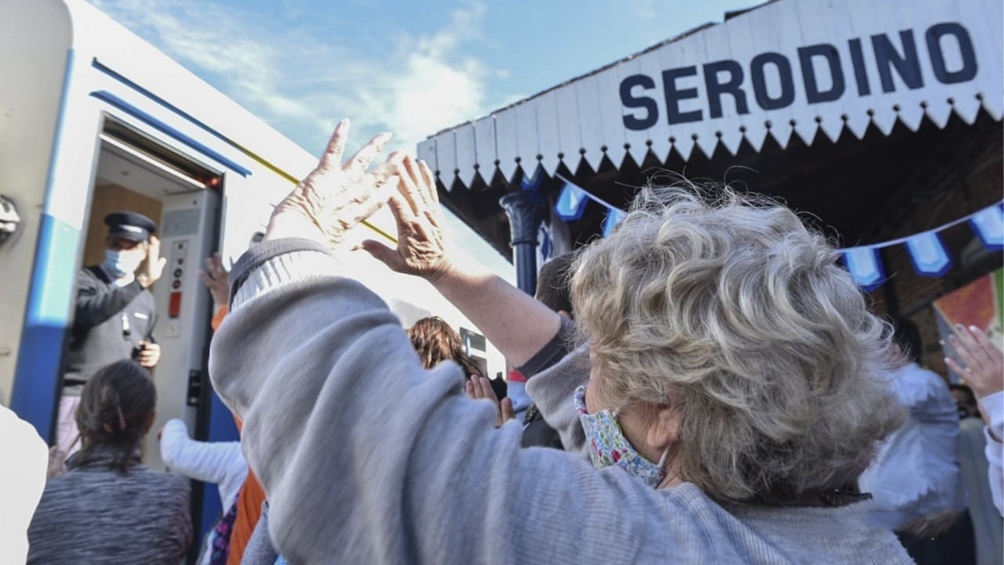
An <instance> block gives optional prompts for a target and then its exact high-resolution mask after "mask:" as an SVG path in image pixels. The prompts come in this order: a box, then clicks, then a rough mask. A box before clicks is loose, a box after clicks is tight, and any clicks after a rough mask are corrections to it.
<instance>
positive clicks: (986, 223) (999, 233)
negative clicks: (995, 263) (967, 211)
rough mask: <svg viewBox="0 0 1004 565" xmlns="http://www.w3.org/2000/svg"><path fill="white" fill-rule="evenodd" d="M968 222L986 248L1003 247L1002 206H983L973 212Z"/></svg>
mask: <svg viewBox="0 0 1004 565" xmlns="http://www.w3.org/2000/svg"><path fill="white" fill-rule="evenodd" d="M969 222H970V224H972V226H973V231H975V232H976V235H978V236H980V239H981V240H983V245H985V246H986V247H987V249H990V250H991V251H1000V250H1001V249H1004V208H1001V207H1000V206H999V205H998V206H991V207H989V208H984V209H983V210H980V211H979V212H977V213H975V214H973V217H972V218H970V220H969Z"/></svg>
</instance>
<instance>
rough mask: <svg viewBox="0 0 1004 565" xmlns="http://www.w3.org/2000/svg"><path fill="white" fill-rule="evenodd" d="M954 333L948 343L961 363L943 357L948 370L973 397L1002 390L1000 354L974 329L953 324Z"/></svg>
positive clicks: (1003, 355)
mask: <svg viewBox="0 0 1004 565" xmlns="http://www.w3.org/2000/svg"><path fill="white" fill-rule="evenodd" d="M955 334H956V335H953V336H951V337H949V338H948V341H949V342H950V343H951V345H952V347H953V348H954V349H955V351H957V352H958V354H959V359H960V360H961V361H962V363H961V364H960V363H959V362H958V361H956V360H954V359H952V358H951V357H946V358H945V363H946V364H947V365H948V368H950V369H951V370H953V371H955V373H956V374H957V375H960V376H962V378H964V379H965V381H966V384H968V385H969V388H971V389H973V392H974V393H975V394H976V397H977V398H984V397H987V396H989V395H991V394H993V393H995V392H1000V391H1002V390H1004V352H1002V351H1001V350H1000V349H998V348H997V346H996V345H994V342H992V341H990V338H989V337H987V335H986V333H984V332H983V331H981V330H980V329H979V328H977V327H976V326H969V327H968V328H967V327H965V326H963V325H962V324H957V325H956V326H955Z"/></svg>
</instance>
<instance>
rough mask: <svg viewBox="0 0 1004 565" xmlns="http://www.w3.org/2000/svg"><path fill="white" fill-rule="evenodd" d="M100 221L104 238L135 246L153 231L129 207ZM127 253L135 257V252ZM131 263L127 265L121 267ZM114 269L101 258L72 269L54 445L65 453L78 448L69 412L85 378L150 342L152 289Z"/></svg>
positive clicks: (110, 252)
mask: <svg viewBox="0 0 1004 565" xmlns="http://www.w3.org/2000/svg"><path fill="white" fill-rule="evenodd" d="M105 223H106V224H108V235H109V237H110V238H113V239H111V240H110V241H115V240H126V241H127V242H133V243H135V244H137V245H139V244H141V243H142V242H145V241H147V240H148V239H149V237H150V235H151V234H152V233H154V232H155V231H156V230H157V224H155V223H154V222H153V221H152V220H150V219H149V218H147V217H146V216H144V215H142V214H136V213H133V212H117V213H114V214H109V215H108V216H107V217H106V218H105ZM106 253H107V254H108V255H110V256H112V257H113V258H114V257H121V256H122V254H121V253H120V252H119V251H116V250H115V249H108V250H106ZM132 257H133V259H135V255H133V256H132ZM135 267H136V264H133V265H131V266H130V267H128V268H124V269H121V270H122V271H129V269H135ZM116 268H119V265H118V264H117V263H115V261H114V260H112V261H111V262H109V259H108V257H106V263H102V264H101V265H94V266H89V267H84V268H83V269H81V271H80V273H78V274H77V280H76V289H77V300H76V308H75V315H74V319H73V328H72V329H71V333H70V343H69V349H68V351H67V354H66V365H65V367H66V368H65V370H64V372H63V389H62V398H61V399H60V403H59V415H58V419H57V425H56V428H57V430H56V435H57V444H58V446H59V448H60V450H61V451H63V452H64V453H65V454H70V453H72V452H74V451H75V450H76V449H79V442H77V441H76V440H77V435H78V433H79V432H78V430H77V425H76V421H75V419H74V413H75V411H76V407H77V405H78V404H79V403H80V393H81V391H82V390H83V388H84V385H85V384H86V383H87V380H88V379H90V378H91V376H92V375H93V374H94V373H95V372H96V371H98V370H99V369H101V368H102V367H105V366H107V365H110V364H112V363H115V362H116V361H122V360H125V359H130V358H134V357H135V356H136V354H137V352H138V351H139V348H140V342H143V341H145V342H148V343H150V342H152V339H153V336H152V335H151V334H152V332H153V328H154V324H155V323H156V307H155V304H154V300H153V294H151V293H150V291H148V290H146V289H144V288H143V287H142V286H141V285H140V284H139V282H137V281H136V280H135V279H133V280H129V278H130V277H132V273H131V272H124V273H123V272H119V273H118V275H117V276H115V275H113V272H112V271H110V270H109V269H112V270H114V269H116ZM123 283H124V284H123ZM75 442H76V443H75Z"/></svg>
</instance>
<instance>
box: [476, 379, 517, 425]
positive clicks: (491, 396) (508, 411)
mask: <svg viewBox="0 0 1004 565" xmlns="http://www.w3.org/2000/svg"><path fill="white" fill-rule="evenodd" d="M464 392H465V393H467V396H468V397H470V398H473V399H475V400H479V399H482V398H484V399H487V400H490V401H492V404H494V405H495V427H496V428H498V427H500V426H501V425H502V424H504V423H506V422H508V421H509V420H512V419H514V418H516V414H515V413H514V412H513V409H512V399H510V398H509V397H506V398H503V399H502V401H501V402H500V401H499V399H498V396H495V389H493V388H492V384H491V383H490V382H488V379H486V378H484V377H479V376H477V375H475V376H472V377H471V378H469V379H467V382H466V383H464Z"/></svg>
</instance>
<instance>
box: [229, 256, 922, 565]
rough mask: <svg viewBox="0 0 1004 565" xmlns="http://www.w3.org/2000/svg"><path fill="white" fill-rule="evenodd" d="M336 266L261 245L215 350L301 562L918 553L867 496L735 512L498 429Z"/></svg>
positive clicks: (758, 558)
mask: <svg viewBox="0 0 1004 565" xmlns="http://www.w3.org/2000/svg"><path fill="white" fill-rule="evenodd" d="M338 274H344V273H343V269H342V267H341V265H340V263H339V262H338V261H337V260H336V259H335V258H333V257H332V256H331V255H329V254H328V253H327V252H325V251H324V250H323V249H321V248H320V247H319V246H317V245H316V244H313V243H310V242H307V241H303V240H279V241H274V242H266V243H263V244H261V245H260V246H258V247H256V248H255V249H253V250H252V251H250V252H248V253H247V254H245V256H244V257H242V258H241V260H240V261H239V262H238V264H237V265H236V267H235V269H234V272H233V273H232V275H231V277H232V278H231V280H232V281H233V285H234V288H233V293H232V296H233V304H232V310H231V313H230V315H229V317H228V318H227V320H226V321H225V322H224V324H223V326H222V327H221V328H220V330H219V332H218V333H217V334H216V336H215V339H214V341H213V347H212V354H211V359H210V371H211V374H212V378H213V382H214V385H215V386H216V388H217V390H218V391H219V392H220V394H221V395H222V396H223V398H224V399H226V401H227V403H228V404H229V406H230V407H231V408H232V409H233V410H234V411H235V412H237V414H239V415H240V416H241V417H242V418H243V420H244V431H243V441H244V450H245V453H246V454H247V457H248V461H249V463H250V465H251V468H252V469H254V470H255V473H256V474H257V476H258V477H259V478H260V479H261V481H262V484H263V485H264V486H265V490H266V491H267V492H268V493H269V500H270V513H269V519H270V531H271V534H272V538H273V540H274V541H275V543H276V546H277V547H278V549H279V550H280V552H281V553H282V554H283V555H284V556H285V557H286V558H287V559H288V560H289V561H290V562H291V563H295V564H300V563H307V564H313V563H332V562H337V563H367V564H378V563H459V564H469V563H555V564H557V563H569V564H581V563H602V564H620V563H625V564H626V563H653V564H654V563H660V564H661V563H714V564H716V565H720V564H723V563H764V564H768V563H769V564H782V563H834V564H835V563H882V564H895V563H909V562H910V561H909V558H908V557H907V555H906V553H905V552H904V551H903V549H902V548H901V547H900V546H899V544H898V543H897V542H896V540H895V538H894V537H893V536H892V534H890V533H887V532H880V531H877V530H872V529H869V528H867V527H865V526H863V525H862V524H861V520H860V513H861V512H862V509H861V508H860V507H858V506H849V507H843V508H836V509H833V508H825V509H824V508H757V507H738V508H728V509H727V508H723V507H722V506H720V505H718V504H716V503H715V502H713V501H712V500H711V499H709V498H708V497H707V496H705V495H704V494H703V493H702V492H701V490H700V489H698V488H697V487H695V486H694V485H691V484H684V485H681V486H679V487H675V488H671V489H666V490H653V489H651V488H649V487H648V486H647V485H645V484H644V483H643V482H642V481H639V480H637V479H635V478H633V477H631V476H629V475H627V474H626V473H624V472H623V471H621V470H620V469H616V468H611V469H605V470H602V471H597V470H596V469H594V468H593V467H592V466H591V465H590V464H589V463H588V462H587V461H585V460H584V459H583V458H582V457H580V456H578V455H576V454H572V453H566V452H561V451H557V450H551V449H542V448H530V449H520V433H521V427H520V425H519V424H518V423H515V422H510V423H508V424H506V425H503V426H502V427H501V428H500V429H497V430H496V429H495V428H494V420H495V408H494V407H493V406H492V405H491V404H490V403H488V402H485V401H474V400H470V399H468V398H466V397H464V396H463V394H462V393H460V392H459V391H460V390H461V387H460V384H461V382H462V380H463V375H462V373H461V371H460V368H459V367H458V366H456V365H454V364H452V363H444V364H443V365H440V366H439V367H437V368H436V369H433V370H431V371H426V370H424V369H423V368H422V366H421V363H420V362H419V359H418V357H417V356H416V355H415V353H414V350H413V349H412V347H411V345H410V343H409V341H408V339H407V337H406V335H405V333H404V331H403V330H402V328H401V324H400V322H399V321H398V319H397V318H396V317H395V316H394V315H393V314H392V313H391V312H390V311H389V310H388V309H387V306H386V305H385V304H384V303H383V301H382V300H381V299H380V298H378V297H377V296H376V295H374V294H373V293H371V292H370V291H368V290H367V289H366V288H365V287H363V286H362V285H361V284H359V283H358V282H356V281H353V280H351V279H348V278H339V277H337V276H336V275H338ZM568 365H569V364H567V363H560V364H558V365H557V366H555V367H554V368H552V369H551V370H550V371H549V372H554V371H560V370H561V369H562V368H563V367H567V366H568ZM547 377H548V373H545V374H542V375H540V376H538V377H536V378H539V379H541V381H540V383H545V382H547V381H548V380H550V381H551V382H553V383H554V385H555V386H566V385H568V384H569V383H571V382H576V381H577V380H581V375H579V376H578V377H576V378H563V377H562V376H561V375H558V378H553V379H547ZM540 383H538V384H537V385H536V386H535V388H537V389H539V388H540V387H541V386H542V385H541V384H540ZM538 392H541V391H540V390H538ZM549 392H550V394H548V395H545V396H548V397H549V398H554V399H557V398H563V397H566V396H568V397H570V396H571V394H572V390H571V389H565V390H560V391H559V390H555V391H549ZM541 406H542V407H543V403H542V404H541Z"/></svg>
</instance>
